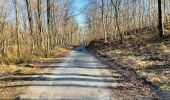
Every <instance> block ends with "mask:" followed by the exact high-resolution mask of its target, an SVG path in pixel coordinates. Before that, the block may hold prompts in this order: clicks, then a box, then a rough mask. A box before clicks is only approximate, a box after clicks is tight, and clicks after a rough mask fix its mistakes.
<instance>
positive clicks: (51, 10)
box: [0, 0, 81, 57]
mask: <svg viewBox="0 0 170 100" xmlns="http://www.w3.org/2000/svg"><path fill="white" fill-rule="evenodd" d="M71 3H72V1H71V0H1V1H0V56H1V57H3V56H16V57H22V56H24V55H37V56H47V55H48V54H50V52H51V51H52V50H54V49H55V48H57V47H69V46H73V45H78V44H79V43H80V38H79V37H80V32H81V28H80V27H79V25H78V24H77V23H76V21H75V19H74V14H73V13H72V12H73V11H72V10H73V8H72V6H71Z"/></svg>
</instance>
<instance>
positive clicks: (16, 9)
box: [14, 0, 20, 57]
mask: <svg viewBox="0 0 170 100" xmlns="http://www.w3.org/2000/svg"><path fill="white" fill-rule="evenodd" d="M14 7H15V20H16V26H15V27H16V34H17V56H18V57H20V44H19V29H18V28H19V20H18V0H15V1H14Z"/></svg>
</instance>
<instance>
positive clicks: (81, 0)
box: [73, 0, 89, 27]
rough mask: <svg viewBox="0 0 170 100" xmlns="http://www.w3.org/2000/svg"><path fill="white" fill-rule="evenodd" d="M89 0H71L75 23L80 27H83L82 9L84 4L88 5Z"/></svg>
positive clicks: (84, 6) (83, 15) (83, 16)
mask: <svg viewBox="0 0 170 100" xmlns="http://www.w3.org/2000/svg"><path fill="white" fill-rule="evenodd" d="M88 1H89V0H73V10H74V14H75V15H76V16H75V19H76V21H77V23H78V24H79V25H80V26H81V27H85V26H86V24H85V14H84V13H83V12H82V11H84V9H85V8H86V6H87V5H88V3H89V2H88Z"/></svg>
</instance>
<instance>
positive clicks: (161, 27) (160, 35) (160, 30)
mask: <svg viewBox="0 0 170 100" xmlns="http://www.w3.org/2000/svg"><path fill="white" fill-rule="evenodd" d="M158 20H159V25H158V30H159V37H160V38H161V37H163V36H164V33H163V24H162V2H161V0H158Z"/></svg>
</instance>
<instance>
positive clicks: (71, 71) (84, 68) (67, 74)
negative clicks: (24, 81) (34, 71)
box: [19, 47, 122, 100]
mask: <svg viewBox="0 0 170 100" xmlns="http://www.w3.org/2000/svg"><path fill="white" fill-rule="evenodd" d="M60 59H64V61H63V63H61V64H59V65H55V63H54V64H51V65H49V66H46V67H47V68H48V67H51V68H53V69H54V70H53V71H52V72H49V73H51V74H46V73H44V74H41V75H33V76H30V77H32V78H35V79H36V78H37V80H38V82H35V84H33V85H32V86H30V87H29V88H28V91H27V92H26V94H22V95H20V96H19V98H20V99H21V100H25V99H26V100H27V99H29V100H30V99H33V100H35V99H38V100H41V99H43V100H51V99H53V100H115V98H114V97H113V96H112V91H114V90H119V89H121V88H122V87H121V86H119V85H118V82H121V81H122V80H120V78H119V74H118V73H116V72H115V73H113V72H114V71H113V70H112V73H111V72H110V70H111V69H108V68H109V67H108V66H105V65H103V64H101V62H100V61H98V60H97V59H96V58H95V57H94V56H92V55H91V54H90V53H88V52H87V51H86V50H85V48H84V47H77V48H75V49H74V50H72V51H70V53H69V54H68V55H67V56H65V57H63V58H60Z"/></svg>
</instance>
